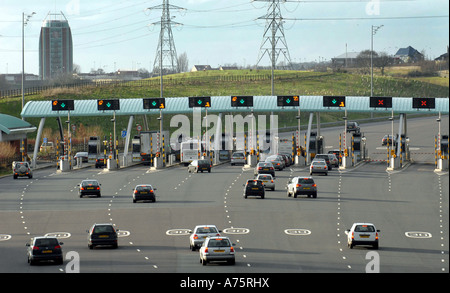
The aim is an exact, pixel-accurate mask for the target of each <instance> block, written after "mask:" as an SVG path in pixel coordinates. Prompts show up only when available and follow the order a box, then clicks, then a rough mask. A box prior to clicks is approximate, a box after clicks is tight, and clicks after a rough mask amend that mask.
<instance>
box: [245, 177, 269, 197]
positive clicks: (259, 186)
mask: <svg viewBox="0 0 450 293" xmlns="http://www.w3.org/2000/svg"><path fill="white" fill-rule="evenodd" d="M244 186H245V188H244V198H247V197H248V196H260V197H261V198H264V194H265V191H264V184H263V182H262V181H261V180H256V179H250V180H247V183H246V184H245V185H244Z"/></svg>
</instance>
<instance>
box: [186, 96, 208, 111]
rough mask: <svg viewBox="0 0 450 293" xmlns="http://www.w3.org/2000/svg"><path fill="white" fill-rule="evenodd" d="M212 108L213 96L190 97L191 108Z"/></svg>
mask: <svg viewBox="0 0 450 293" xmlns="http://www.w3.org/2000/svg"><path fill="white" fill-rule="evenodd" d="M196 107H199V108H210V107H211V97H189V108H196Z"/></svg>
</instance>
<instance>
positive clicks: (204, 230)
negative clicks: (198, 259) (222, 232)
mask: <svg viewBox="0 0 450 293" xmlns="http://www.w3.org/2000/svg"><path fill="white" fill-rule="evenodd" d="M196 233H199V234H202V233H218V232H217V229H216V228H215V227H201V228H197V231H196Z"/></svg>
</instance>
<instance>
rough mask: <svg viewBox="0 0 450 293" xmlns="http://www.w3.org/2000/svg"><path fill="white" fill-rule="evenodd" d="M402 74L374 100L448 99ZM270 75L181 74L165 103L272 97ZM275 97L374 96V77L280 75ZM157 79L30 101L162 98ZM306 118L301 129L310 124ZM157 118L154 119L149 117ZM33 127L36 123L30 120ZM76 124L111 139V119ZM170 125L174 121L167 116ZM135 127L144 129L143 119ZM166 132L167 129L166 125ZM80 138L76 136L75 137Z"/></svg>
mask: <svg viewBox="0 0 450 293" xmlns="http://www.w3.org/2000/svg"><path fill="white" fill-rule="evenodd" d="M398 75H399V74H398V72H394V73H392V71H391V74H389V70H388V69H387V70H386V76H375V77H374V95H379V96H394V97H448V90H449V86H448V79H442V78H425V79H423V78H422V79H416V78H414V79H413V78H402V77H398ZM270 79H271V72H270V70H230V71H204V72H192V73H180V74H175V75H169V76H165V77H164V97H187V96H231V95H253V96H268V95H271V82H270ZM274 94H275V95H317V96H322V95H345V96H370V75H358V74H351V73H332V72H308V71H276V72H275V87H274ZM159 96H160V83H159V77H156V78H151V79H146V80H141V81H132V82H127V83H121V84H116V85H105V86H89V87H83V88H59V89H53V90H48V91H45V92H42V93H41V94H38V95H33V96H27V97H26V101H30V100H51V99H54V98H58V99H106V98H121V99H127V98H143V97H159ZM20 108H21V98H9V99H5V100H3V101H0V112H1V113H5V114H9V115H12V116H16V117H20ZM307 115H308V113H302V123H304V122H303V121H305V122H306V121H307V120H305V119H307ZM340 116H342V115H340V113H323V114H322V115H321V122H330V121H336V120H337V119H339V117H340ZM367 116H368V114H358V113H350V114H349V119H356V120H357V119H363V118H366V117H367ZM150 118H154V117H150ZM27 120H28V121H29V122H30V123H32V124H34V125H38V124H39V120H38V119H27ZM71 120H72V123H73V124H75V125H77V126H78V125H81V124H83V127H90V126H100V128H101V129H104V130H105V133H104V135H108V136H109V132H110V131H111V128H112V127H111V123H110V122H109V120H108V119H104V118H101V119H100V118H96V117H73V118H72V119H71ZM165 121H170V115H166V116H165ZM135 122H136V123H139V124H143V118H142V117H136V120H135ZM117 123H118V124H117V129H118V130H119V131H120V130H122V129H125V128H126V127H127V123H128V117H118V119H117ZM296 124H297V120H296V118H295V113H287V114H286V115H280V117H279V126H280V127H284V126H291V125H296ZM158 125H159V124H158V121H157V120H156V119H150V127H151V128H152V129H157V128H158ZM166 126H168V123H167V122H166ZM46 127H50V128H52V129H53V130H54V131H56V129H57V125H56V122H55V121H53V119H49V120H48V122H47V123H46ZM75 134H76V133H75Z"/></svg>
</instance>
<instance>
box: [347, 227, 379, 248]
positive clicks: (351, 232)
mask: <svg viewBox="0 0 450 293" xmlns="http://www.w3.org/2000/svg"><path fill="white" fill-rule="evenodd" d="M379 232H380V230H377V228H376V227H375V225H374V224H372V223H354V224H353V225H352V227H351V228H350V229H348V230H346V233H347V245H348V247H349V248H353V246H355V245H372V246H373V248H374V249H378V240H379V234H378V233H379Z"/></svg>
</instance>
